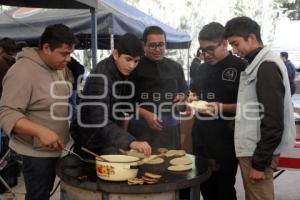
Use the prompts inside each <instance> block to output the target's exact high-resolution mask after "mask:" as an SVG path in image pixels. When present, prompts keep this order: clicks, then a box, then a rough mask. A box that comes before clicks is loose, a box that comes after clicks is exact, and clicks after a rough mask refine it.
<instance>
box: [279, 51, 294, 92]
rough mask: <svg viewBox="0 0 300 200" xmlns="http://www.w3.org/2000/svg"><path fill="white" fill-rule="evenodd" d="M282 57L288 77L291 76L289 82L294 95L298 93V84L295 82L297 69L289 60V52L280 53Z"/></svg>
mask: <svg viewBox="0 0 300 200" xmlns="http://www.w3.org/2000/svg"><path fill="white" fill-rule="evenodd" d="M280 57H281V59H282V61H283V62H284V64H285V66H286V69H287V72H288V76H289V81H290V88H291V95H293V94H295V91H296V82H295V75H296V68H295V66H294V64H293V63H292V62H291V61H290V60H289V54H288V52H280Z"/></svg>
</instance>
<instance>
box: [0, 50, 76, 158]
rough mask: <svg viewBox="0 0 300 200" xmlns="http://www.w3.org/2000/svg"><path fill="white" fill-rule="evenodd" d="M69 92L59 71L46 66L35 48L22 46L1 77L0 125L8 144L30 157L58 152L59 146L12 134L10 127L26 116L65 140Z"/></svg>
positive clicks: (59, 151)
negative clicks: (55, 147)
mask: <svg viewBox="0 0 300 200" xmlns="http://www.w3.org/2000/svg"><path fill="white" fill-rule="evenodd" d="M69 94H70V88H69V87H68V85H67V83H66V82H65V80H64V78H63V76H62V73H61V71H57V70H52V69H51V68H49V67H48V66H47V65H46V64H45V63H44V62H43V60H42V59H41V57H40V56H39V54H38V52H37V49H35V48H24V49H23V51H22V52H21V53H19V54H18V56H17V61H16V63H15V64H14V65H13V66H12V67H11V69H10V70H9V71H8V73H7V74H6V76H5V77H4V79H3V93H2V97H1V101H0V126H1V127H2V128H3V129H4V131H5V133H6V134H8V135H9V138H10V142H9V146H10V148H11V149H13V150H14V151H16V152H17V153H19V154H22V155H26V156H32V157H58V156H60V154H61V150H57V149H51V148H48V147H45V146H43V145H42V144H41V142H40V140H39V139H38V138H37V137H33V136H29V135H21V134H15V133H14V131H13V129H14V127H15V124H16V123H17V121H18V120H19V119H21V118H27V119H28V120H30V121H32V122H35V123H37V124H40V125H42V126H45V127H47V128H49V129H51V130H52V131H54V132H55V133H56V134H57V135H58V136H59V138H60V139H61V141H62V142H63V143H64V144H66V143H67V142H68V141H69V132H68V129H69V126H68V115H69V110H68V97H69Z"/></svg>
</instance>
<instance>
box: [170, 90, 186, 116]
mask: <svg viewBox="0 0 300 200" xmlns="http://www.w3.org/2000/svg"><path fill="white" fill-rule="evenodd" d="M187 98H188V96H185V95H180V94H177V95H176V97H175V98H174V100H173V102H174V103H175V107H176V110H177V111H178V112H181V111H184V110H186V100H187Z"/></svg>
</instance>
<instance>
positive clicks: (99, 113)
mask: <svg viewBox="0 0 300 200" xmlns="http://www.w3.org/2000/svg"><path fill="white" fill-rule="evenodd" d="M142 54H143V46H142V43H141V41H140V40H139V39H138V38H137V37H136V36H134V35H133V34H129V33H127V34H125V35H123V36H122V37H121V38H120V40H119V41H118V43H117V44H116V46H115V49H114V50H113V52H112V55H111V56H110V57H108V58H106V59H104V60H102V61H100V62H99V63H98V65H97V67H96V68H95V69H93V71H92V72H91V74H90V76H89V77H88V79H87V81H86V83H85V86H84V89H83V92H82V94H79V97H80V98H81V100H80V103H79V105H78V108H77V110H78V112H79V113H78V114H79V115H77V116H78V117H77V120H76V121H75V122H73V124H72V125H71V134H72V136H73V138H74V140H75V151H77V152H78V153H80V154H81V155H83V156H84V157H89V156H88V155H87V154H85V153H84V152H81V151H80V147H86V148H88V149H90V150H92V151H94V152H96V153H98V154H103V153H116V151H117V152H118V149H119V148H122V149H128V148H131V149H136V150H138V151H140V152H143V153H144V154H145V155H150V154H151V147H150V146H149V144H148V143H147V142H139V141H136V140H135V138H134V137H133V136H132V135H131V134H129V133H128V132H127V131H126V130H124V129H122V128H121V127H120V126H119V125H118V120H120V119H121V118H122V116H120V114H121V115H122V113H120V112H119V111H120V107H119V106H118V105H120V103H121V99H126V98H127V97H126V94H127V91H126V87H125V85H126V83H125V82H124V81H126V80H127V77H128V76H129V74H130V73H131V72H132V71H133V70H134V69H135V68H136V66H137V65H138V63H139V61H140V57H141V55H142ZM124 83H125V85H124ZM128 98H129V97H128ZM128 98H127V99H128ZM121 104H122V103H121ZM76 123H77V124H76Z"/></svg>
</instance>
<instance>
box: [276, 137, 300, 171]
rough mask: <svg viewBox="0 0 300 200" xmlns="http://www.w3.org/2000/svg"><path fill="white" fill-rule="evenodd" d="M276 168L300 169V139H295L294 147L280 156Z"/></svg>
mask: <svg viewBox="0 0 300 200" xmlns="http://www.w3.org/2000/svg"><path fill="white" fill-rule="evenodd" d="M278 168H284V169H297V170H300V140H296V144H295V146H294V149H293V150H292V151H291V152H288V153H287V154H283V155H281V156H280V158H279V161H278Z"/></svg>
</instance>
